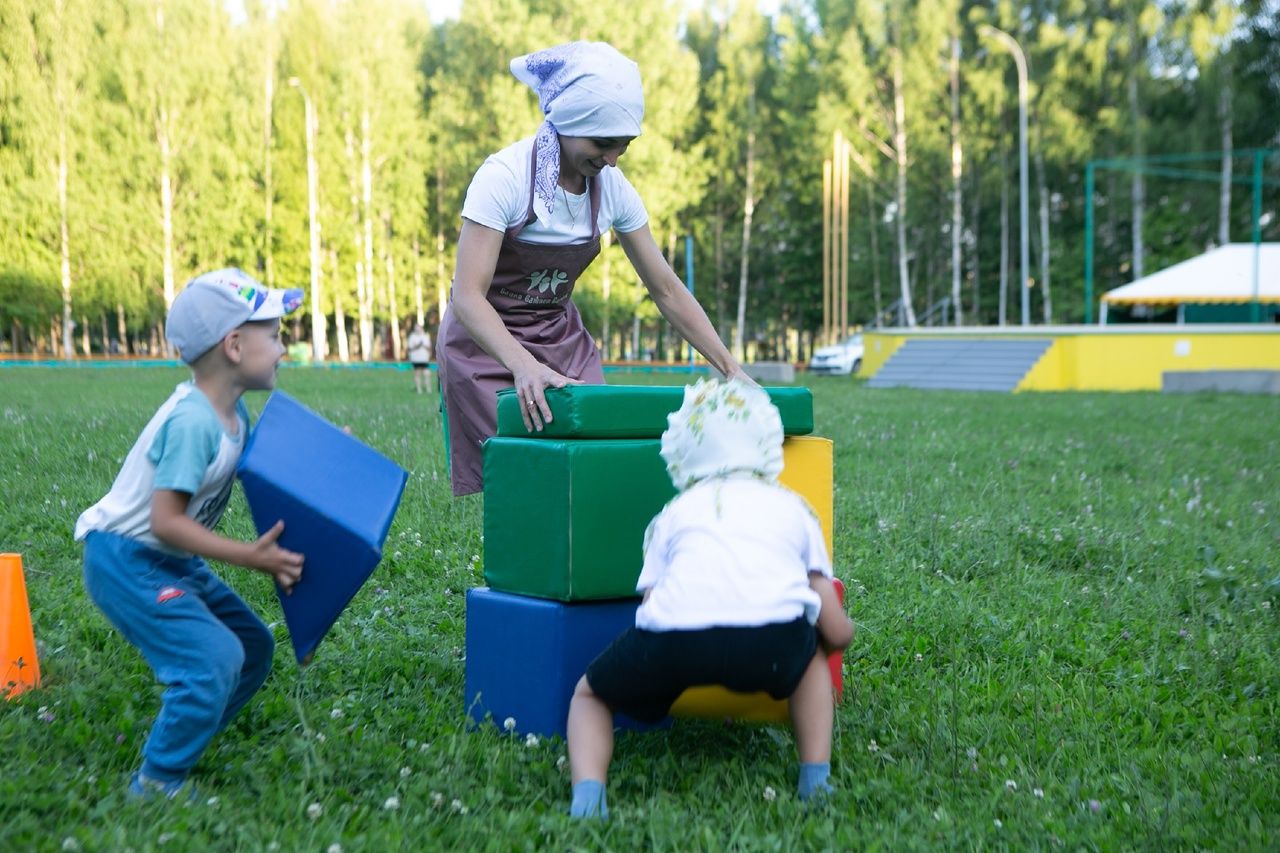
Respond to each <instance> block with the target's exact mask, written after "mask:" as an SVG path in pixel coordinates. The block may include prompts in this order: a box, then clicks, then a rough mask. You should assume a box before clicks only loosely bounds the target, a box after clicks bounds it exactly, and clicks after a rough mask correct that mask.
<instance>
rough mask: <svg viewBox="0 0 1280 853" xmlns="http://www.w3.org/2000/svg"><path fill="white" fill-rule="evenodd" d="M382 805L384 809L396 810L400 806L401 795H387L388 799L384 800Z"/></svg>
mask: <svg viewBox="0 0 1280 853" xmlns="http://www.w3.org/2000/svg"><path fill="white" fill-rule="evenodd" d="M382 807H383V808H384V809H386V810H387V811H389V812H393V811H395V810H396V809H398V808H400V798H399V797H387V799H386V800H385V801H383V803H382Z"/></svg>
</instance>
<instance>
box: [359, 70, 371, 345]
mask: <svg viewBox="0 0 1280 853" xmlns="http://www.w3.org/2000/svg"><path fill="white" fill-rule="evenodd" d="M364 93H365V103H364V105H363V106H362V107H361V110H360V192H361V205H360V215H361V219H362V220H363V222H364V269H365V288H364V298H363V299H361V300H360V358H361V360H362V361H369V360H370V359H371V358H372V357H373V355H374V353H373V300H374V290H375V288H374V283H373V279H374V276H373V213H372V210H373V163H372V162H371V160H370V156H369V155H370V150H371V149H372V147H373V140H371V139H370V138H369V103H368V95H369V74H368V71H365V73H364Z"/></svg>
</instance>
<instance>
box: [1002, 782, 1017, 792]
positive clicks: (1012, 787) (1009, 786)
mask: <svg viewBox="0 0 1280 853" xmlns="http://www.w3.org/2000/svg"><path fill="white" fill-rule="evenodd" d="M1004 789H1005V790H1006V791H1016V790H1018V783H1017V782H1015V781H1013V780H1012V779H1005V780H1004Z"/></svg>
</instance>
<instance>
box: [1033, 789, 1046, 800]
mask: <svg viewBox="0 0 1280 853" xmlns="http://www.w3.org/2000/svg"><path fill="white" fill-rule="evenodd" d="M1031 793H1032V794H1033V795H1035V798H1036V799H1037V800H1043V799H1044V788H1032V789H1031Z"/></svg>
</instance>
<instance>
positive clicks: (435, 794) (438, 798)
mask: <svg viewBox="0 0 1280 853" xmlns="http://www.w3.org/2000/svg"><path fill="white" fill-rule="evenodd" d="M431 805H432V806H433V807H435V808H437V809H438V808H440V807H441V806H442V805H444V794H442V793H440V792H439V791H432V792H431Z"/></svg>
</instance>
